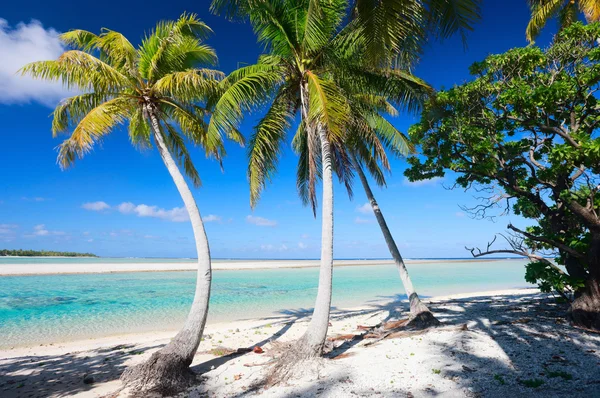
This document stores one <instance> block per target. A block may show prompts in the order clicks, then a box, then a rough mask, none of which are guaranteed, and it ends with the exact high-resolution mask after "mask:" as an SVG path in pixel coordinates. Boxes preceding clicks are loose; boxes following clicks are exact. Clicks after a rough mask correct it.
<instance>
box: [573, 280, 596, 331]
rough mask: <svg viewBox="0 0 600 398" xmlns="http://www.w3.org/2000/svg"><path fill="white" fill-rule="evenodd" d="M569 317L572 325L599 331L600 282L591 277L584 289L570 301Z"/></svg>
mask: <svg viewBox="0 0 600 398" xmlns="http://www.w3.org/2000/svg"><path fill="white" fill-rule="evenodd" d="M569 319H570V321H571V323H572V324H573V326H577V327H581V328H585V329H592V330H597V331H600V283H599V282H598V281H595V280H593V279H590V280H588V282H587V283H586V288H585V291H584V292H583V294H582V295H581V296H579V297H578V298H576V299H575V301H573V303H571V308H570V309H569Z"/></svg>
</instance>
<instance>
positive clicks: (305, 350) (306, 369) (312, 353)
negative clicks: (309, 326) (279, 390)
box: [265, 335, 333, 387]
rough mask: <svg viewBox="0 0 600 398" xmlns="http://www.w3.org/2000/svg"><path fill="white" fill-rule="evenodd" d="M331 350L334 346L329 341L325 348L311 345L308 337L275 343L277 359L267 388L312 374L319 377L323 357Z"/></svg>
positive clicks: (269, 375)
mask: <svg viewBox="0 0 600 398" xmlns="http://www.w3.org/2000/svg"><path fill="white" fill-rule="evenodd" d="M328 343H329V344H328ZM331 348H333V344H332V343H331V342H329V341H327V342H326V343H325V345H324V346H315V345H312V344H309V342H308V338H307V337H306V335H304V336H303V337H301V338H300V339H299V340H296V341H294V342H290V343H274V345H273V350H272V351H273V352H275V353H276V354H275V356H276V359H275V360H274V361H273V363H272V365H271V370H270V371H269V373H268V376H267V380H266V383H265V384H266V386H267V387H272V386H276V385H279V384H282V383H285V382H287V381H288V380H290V379H297V378H301V377H306V376H307V374H310V373H311V372H314V374H315V375H316V376H318V372H317V370H318V366H319V362H320V360H321V358H322V355H323V353H324V351H327V350H331Z"/></svg>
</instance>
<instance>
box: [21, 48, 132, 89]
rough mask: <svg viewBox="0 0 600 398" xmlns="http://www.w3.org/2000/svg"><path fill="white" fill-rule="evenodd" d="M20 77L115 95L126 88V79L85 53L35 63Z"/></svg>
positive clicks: (66, 54) (70, 52)
mask: <svg viewBox="0 0 600 398" xmlns="http://www.w3.org/2000/svg"><path fill="white" fill-rule="evenodd" d="M19 71H20V72H21V74H23V75H29V76H32V77H33V78H36V79H43V80H49V81H60V82H62V84H63V85H64V86H65V87H67V88H73V87H76V88H79V89H81V90H84V91H89V90H93V91H95V92H117V91H121V90H124V89H125V88H126V87H127V86H128V85H129V81H128V78H127V77H126V76H125V75H123V74H122V73H121V72H119V71H118V70H116V69H115V68H113V67H112V66H110V65H108V64H107V63H105V62H102V61H101V60H99V59H98V58H96V57H94V56H93V55H90V54H88V53H86V52H83V51H79V50H71V51H66V52H64V53H63V54H62V55H61V56H60V57H58V59H57V60H55V61H38V62H32V63H30V64H27V65H25V66H24V67H22V68H21V69H20V70H19Z"/></svg>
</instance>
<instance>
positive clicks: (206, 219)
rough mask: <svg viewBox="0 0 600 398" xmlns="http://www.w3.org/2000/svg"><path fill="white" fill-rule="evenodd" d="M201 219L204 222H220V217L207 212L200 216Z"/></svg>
mask: <svg viewBox="0 0 600 398" xmlns="http://www.w3.org/2000/svg"><path fill="white" fill-rule="evenodd" d="M202 221H204V222H215V221H216V222H221V217H219V216H217V215H216V214H209V215H208V216H205V217H202Z"/></svg>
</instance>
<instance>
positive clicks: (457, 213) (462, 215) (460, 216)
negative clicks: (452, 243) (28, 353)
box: [455, 211, 466, 218]
mask: <svg viewBox="0 0 600 398" xmlns="http://www.w3.org/2000/svg"><path fill="white" fill-rule="evenodd" d="M455 215H456V217H459V218H462V217H464V216H466V214H465V213H463V212H462V211H458V212H456V214H455Z"/></svg>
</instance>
